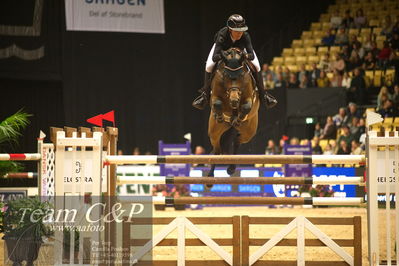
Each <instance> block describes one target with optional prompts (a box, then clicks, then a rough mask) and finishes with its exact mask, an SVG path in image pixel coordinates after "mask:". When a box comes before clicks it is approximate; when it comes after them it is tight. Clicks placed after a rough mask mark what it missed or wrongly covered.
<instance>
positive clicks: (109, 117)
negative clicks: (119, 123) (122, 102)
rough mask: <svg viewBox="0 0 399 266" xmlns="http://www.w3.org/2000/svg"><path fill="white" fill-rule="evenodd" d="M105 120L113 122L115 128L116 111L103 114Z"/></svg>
mask: <svg viewBox="0 0 399 266" xmlns="http://www.w3.org/2000/svg"><path fill="white" fill-rule="evenodd" d="M103 119H104V120H107V121H110V122H112V123H113V125H114V127H115V111H114V110H112V111H109V112H108V113H106V114H103Z"/></svg>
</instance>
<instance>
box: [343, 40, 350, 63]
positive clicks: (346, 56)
mask: <svg viewBox="0 0 399 266" xmlns="http://www.w3.org/2000/svg"><path fill="white" fill-rule="evenodd" d="M341 57H342V59H344V61H345V64H346V65H348V64H347V61H349V58H350V57H351V54H350V49H349V44H345V45H344V46H342V48H341Z"/></svg>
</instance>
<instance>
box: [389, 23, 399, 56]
mask: <svg viewBox="0 0 399 266" xmlns="http://www.w3.org/2000/svg"><path fill="white" fill-rule="evenodd" d="M396 24H397V23H396ZM390 44H391V49H393V50H398V49H399V33H398V32H393V34H392V39H391V41H390Z"/></svg>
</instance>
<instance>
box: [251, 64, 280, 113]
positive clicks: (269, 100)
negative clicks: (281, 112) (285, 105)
mask: <svg viewBox="0 0 399 266" xmlns="http://www.w3.org/2000/svg"><path fill="white" fill-rule="evenodd" d="M255 81H256V87H258V92H259V97H260V99H261V101H262V102H263V103H264V104H265V106H266V108H268V109H269V108H272V107H274V106H275V105H276V104H277V99H276V98H274V96H273V95H271V94H269V93H268V92H267V91H266V90H265V86H264V85H263V77H262V72H261V71H259V72H258V73H256V75H255Z"/></svg>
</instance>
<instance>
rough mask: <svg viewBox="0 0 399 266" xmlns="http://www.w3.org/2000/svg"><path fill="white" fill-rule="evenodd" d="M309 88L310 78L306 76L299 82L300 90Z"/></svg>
mask: <svg viewBox="0 0 399 266" xmlns="http://www.w3.org/2000/svg"><path fill="white" fill-rule="evenodd" d="M307 87H309V80H308V76H305V75H304V76H302V77H301V79H300V80H299V88H301V89H306V88H307Z"/></svg>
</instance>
